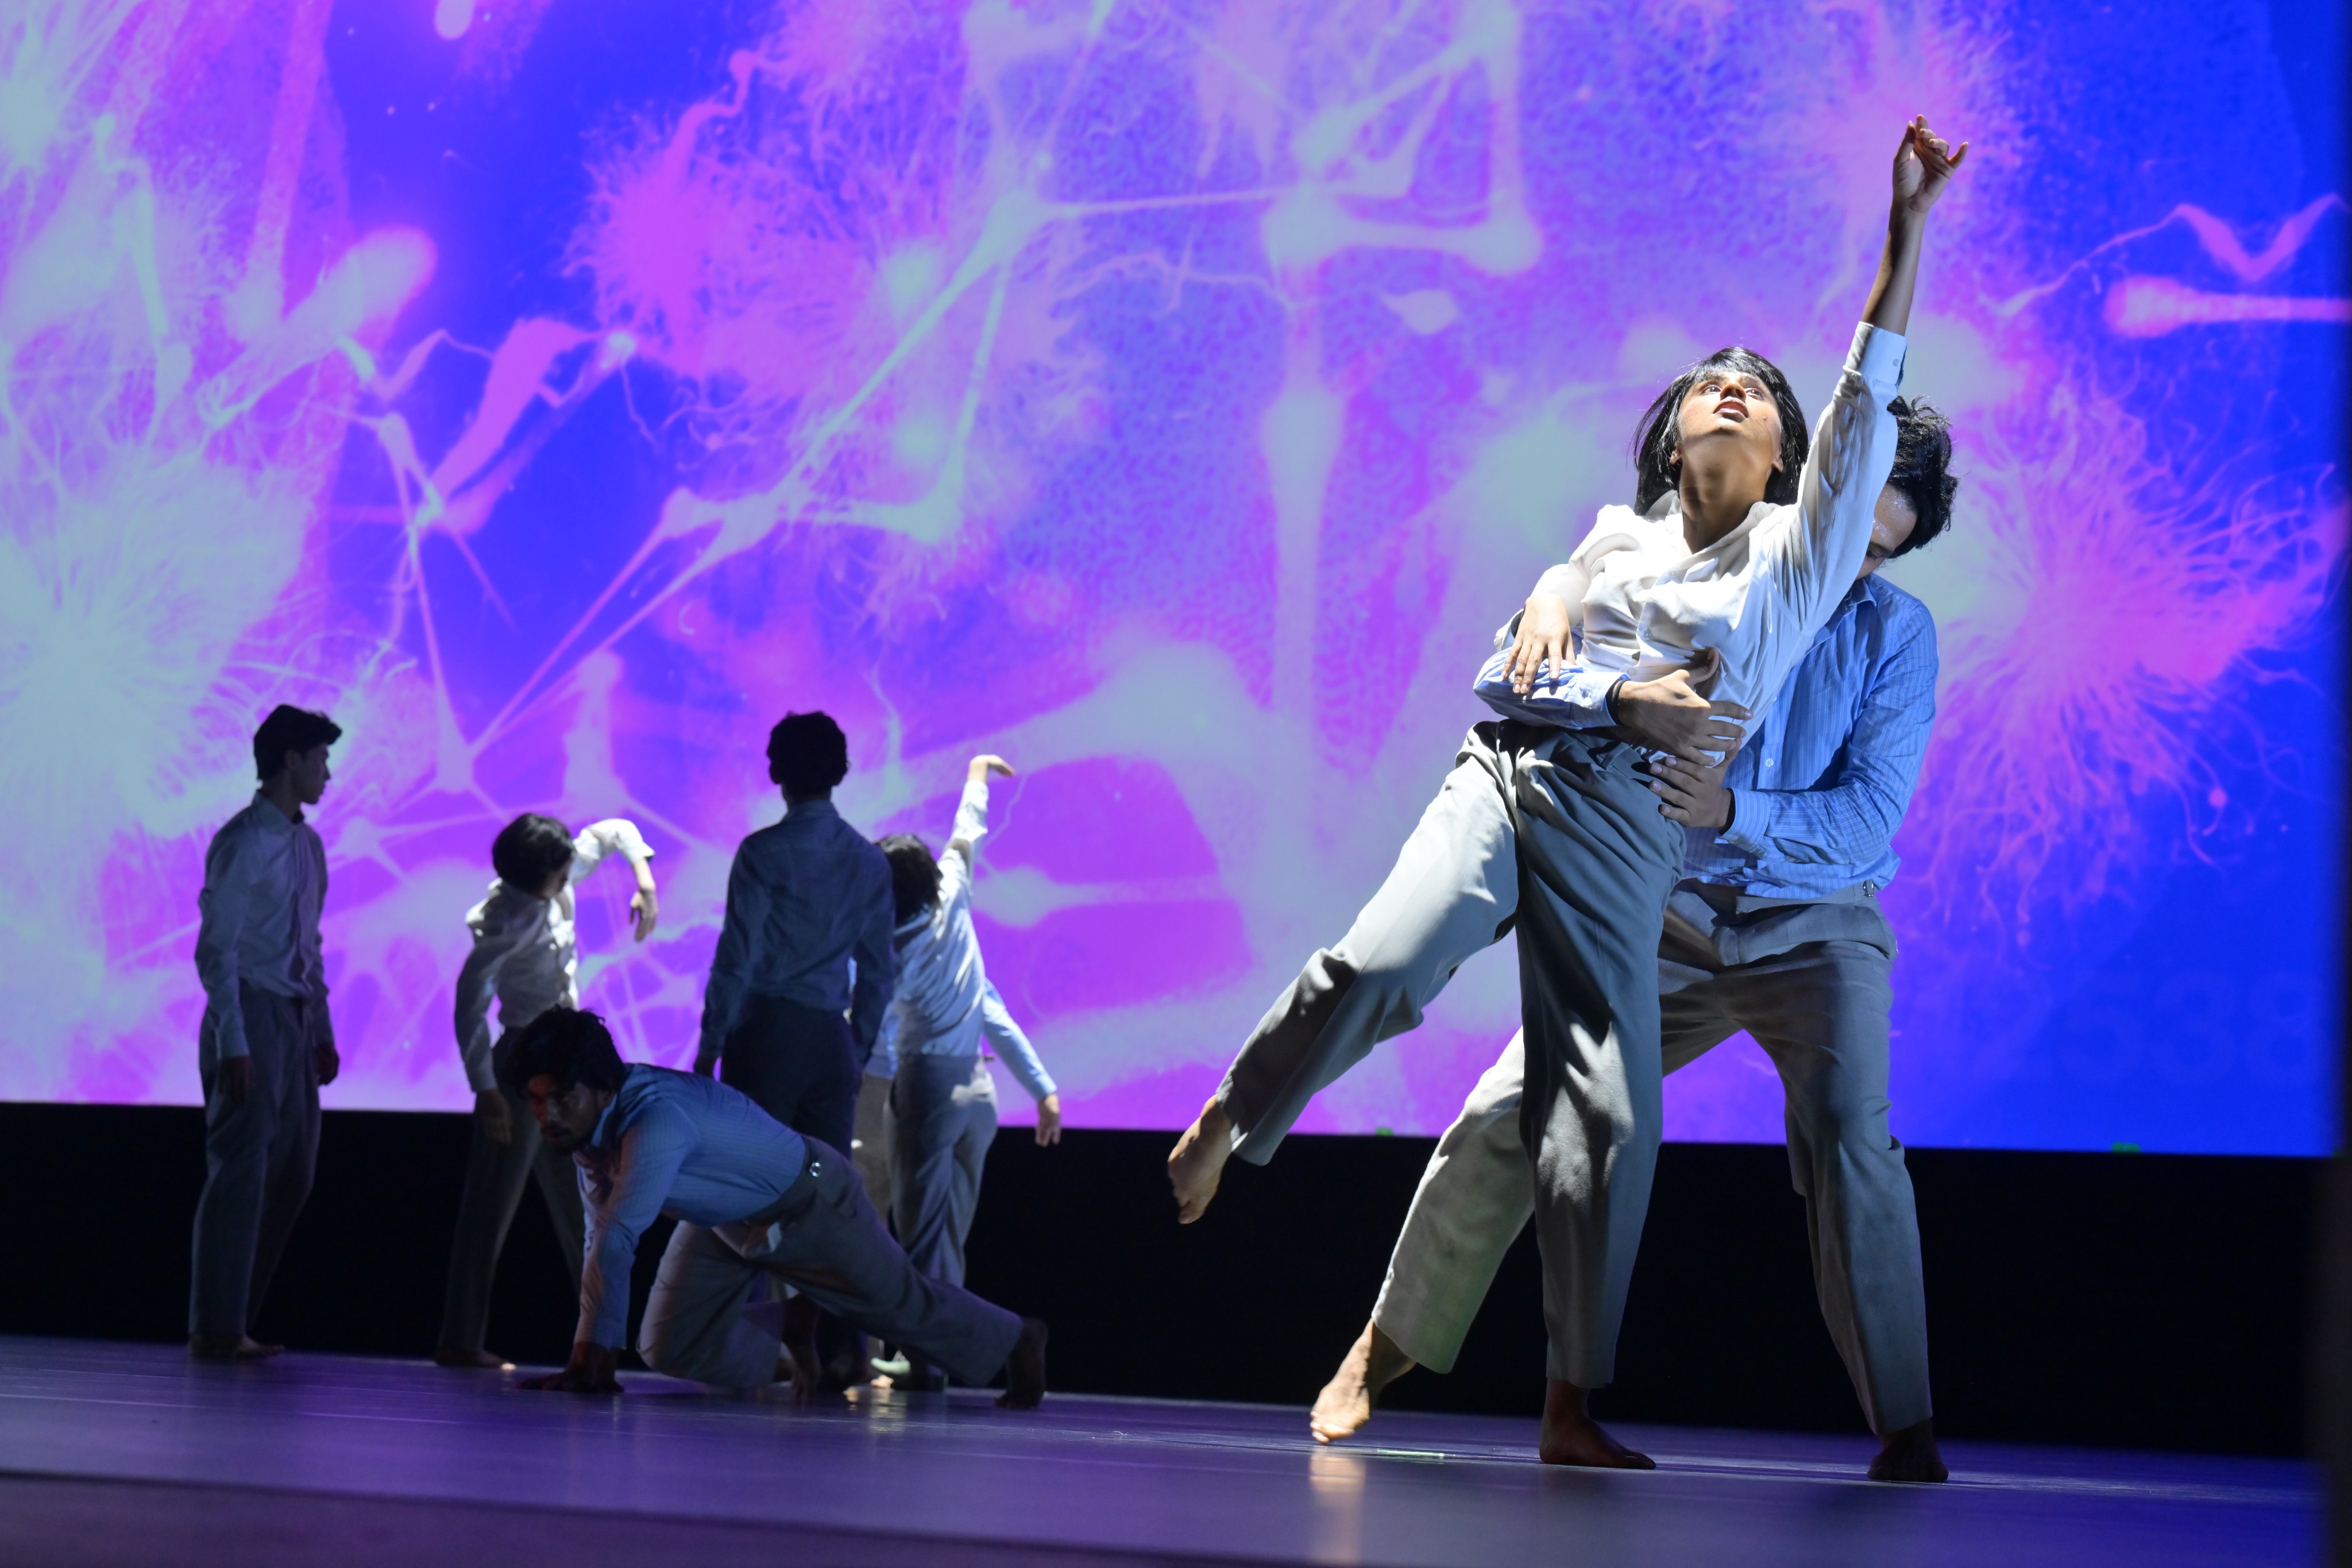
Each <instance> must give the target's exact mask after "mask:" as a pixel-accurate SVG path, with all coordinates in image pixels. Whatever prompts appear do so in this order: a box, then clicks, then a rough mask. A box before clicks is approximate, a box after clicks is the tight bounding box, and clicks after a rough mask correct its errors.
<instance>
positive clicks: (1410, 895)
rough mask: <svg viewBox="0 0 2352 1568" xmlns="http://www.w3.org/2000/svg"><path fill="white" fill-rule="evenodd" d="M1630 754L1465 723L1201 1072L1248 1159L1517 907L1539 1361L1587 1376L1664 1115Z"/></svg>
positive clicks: (1650, 815)
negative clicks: (1375, 874)
mask: <svg viewBox="0 0 2352 1568" xmlns="http://www.w3.org/2000/svg"><path fill="white" fill-rule="evenodd" d="M1638 757H1639V753H1638V752H1635V751H1634V750H1633V748H1632V747H1630V746H1628V745H1625V744H1623V743H1622V742H1617V741H1615V740H1613V739H1611V738H1609V737H1606V736H1603V735H1597V734H1592V733H1587V732H1570V731H1559V730H1552V729H1548V728H1544V727H1541V726H1537V725H1528V724H1521V723H1516V722H1500V723H1486V724H1481V725H1478V726H1477V727H1476V728H1475V729H1473V730H1472V731H1470V733H1469V735H1468V736H1467V737H1466V738H1465V740H1464V742H1463V746H1462V751H1461V752H1460V754H1459V755H1458V756H1457V757H1456V759H1455V763H1454V771H1453V773H1450V774H1448V775H1447V777H1446V780H1445V783H1444V786H1443V787H1442V788H1441V789H1440V790H1439V791H1438V795H1437V798H1436V799H1435V800H1434V801H1433V802H1431V803H1430V805H1429V809H1428V810H1427V811H1426V812H1424V813H1423V816H1422V819H1421V822H1420V824H1419V826H1416V827H1415V828H1414V829H1413V831H1412V836H1411V837H1408V838H1407V839H1406V840H1405V845H1404V848H1403V850H1402V852H1401V853H1400V854H1399V855H1398V857H1397V863H1396V866H1395V867H1394V868H1392V869H1391V871H1390V873H1389V876H1388V879H1387V880H1386V881H1385V882H1383V883H1382V884H1381V888H1380V890H1379V891H1378V892H1376V893H1374V894H1373V895H1372V900H1371V901H1370V903H1368V904H1366V905H1365V906H1364V909H1363V910H1362V912H1361V913H1360V914H1359V915H1358V916H1357V917H1356V921H1355V924H1354V925H1353V926H1351V927H1350V928H1349V931H1348V934H1347V935H1346V936H1345V937H1343V938H1341V939H1340V941H1339V944H1338V945H1337V946H1336V947H1329V948H1326V949H1324V950H1323V951H1321V952H1318V953H1316V954H1315V955H1314V957H1312V958H1311V959H1309V960H1308V961H1307V967H1306V969H1305V970H1303V971H1302V972H1301V973H1300V974H1299V976H1298V978H1297V981H1295V982H1294V983H1293V984H1291V986H1290V988H1289V990H1288V991H1287V992H1286V993H1285V994H1284V995H1283V996H1282V998H1281V999H1280V1000H1278V1001H1277V1002H1276V1004H1275V1005H1274V1007H1273V1008H1272V1010H1271V1011H1269V1012H1268V1013H1267V1014H1266V1016H1265V1018H1264V1019H1263V1020H1261V1021H1260V1023H1259V1024H1258V1026H1257V1028H1256V1030H1255V1032H1254V1033H1253V1034H1252V1035H1251V1037H1250V1038H1249V1040H1248V1041H1247V1042H1246V1043H1245V1044H1244V1046H1243V1047H1242V1050H1241V1054H1240V1055H1239V1056H1238V1057H1236V1058H1235V1059H1234V1065H1233V1066H1232V1068H1229V1069H1228V1070H1227V1072H1226V1074H1225V1079H1224V1082H1223V1084H1222V1085H1221V1086H1220V1087H1219V1089H1218V1090H1217V1097H1218V1100H1219V1102H1220V1103H1221V1104H1222V1105H1223V1107H1224V1109H1225V1111H1226V1114H1227V1115H1229V1116H1231V1117H1232V1118H1233V1121H1234V1129H1235V1134H1234V1152H1235V1153H1236V1154H1238V1155H1239V1156H1240V1157H1242V1158H1243V1159H1245V1160H1249V1161H1251V1162H1253V1163H1260V1164H1262V1163H1265V1161H1266V1160H1267V1159H1269V1158H1271V1157H1272V1154H1273V1152H1274V1148H1275V1146H1276V1144H1277V1143H1278V1142H1280V1140H1281V1138H1282V1135H1283V1134H1284V1133H1286V1132H1287V1131H1289V1129H1290V1127H1291V1125H1292V1123H1293V1122H1295V1121H1297V1117H1298V1113H1299V1111H1300V1110H1303V1109H1304V1108H1305V1106H1306V1104H1307V1100H1310V1099H1311V1098H1313V1096H1314V1095H1315V1093H1316V1092H1317V1091H1318V1090H1319V1089H1322V1088H1323V1087H1324V1086H1325V1085H1327V1084H1328V1083H1330V1082H1331V1081H1333V1080H1334V1079H1337V1078H1338V1077H1339V1075H1340V1074H1341V1073H1343V1072H1345V1071H1346V1070H1347V1069H1348V1068H1350V1067H1352V1066H1354V1065H1355V1064H1356V1063H1357V1062H1359V1061H1360V1060H1362V1059H1363V1058H1364V1056H1365V1054H1366V1053H1367V1052H1369V1051H1370V1049H1371V1048H1372V1047H1373V1046H1374V1045H1376V1044H1378V1043H1379V1042H1380V1041H1381V1040H1384V1039H1388V1038H1390V1037H1392V1036H1395V1035H1399V1034H1402V1033H1403V1032H1404V1031H1405V1030H1407V1029H1410V1028H1412V1027H1413V1026H1415V1025H1417V1024H1419V1023H1420V1022H1421V1014H1422V1009H1423V1007H1424V1006H1426V1005H1428V1003H1429V1001H1430V1000H1431V998H1433V997H1434V996H1435V995H1436V994H1438V992H1439V991H1441V990H1443V989H1444V986H1445V983H1446V982H1447V981H1448V980H1449V979H1451V978H1452V977H1453V973H1454V970H1455V969H1456V968H1457V967H1458V966H1459V965H1460V964H1461V963H1462V962H1463V961H1464V960H1465V959H1466V958H1469V957H1470V956H1471V955H1472V954H1474V953H1475V952H1479V951H1480V950H1481V949H1483V948H1485V947H1487V946H1489V945H1491V944H1492V943H1493V942H1496V941H1497V940H1498V939H1499V938H1500V937H1501V936H1502V935H1503V934H1504V933H1505V932H1506V931H1510V930H1512V927H1513V921H1514V917H1515V916H1516V919H1517V936H1518V942H1519V984H1520V1011H1521V1016H1522V1017H1523V1019H1524V1021H1525V1034H1526V1040H1527V1060H1528V1073H1527V1077H1528V1092H1527V1093H1526V1094H1525V1095H1524V1097H1523V1099H1522V1103H1521V1106H1520V1113H1521V1118H1522V1126H1521V1136H1522V1140H1523V1147H1524V1149H1525V1150H1526V1151H1527V1152H1528V1158H1529V1159H1530V1160H1531V1162H1532V1164H1533V1167H1534V1170H1533V1188H1534V1190H1533V1196H1532V1202H1533V1206H1534V1212H1535V1215H1536V1223H1537V1233H1536V1234H1537V1239H1538V1243H1539V1244H1540V1245H1541V1247H1542V1250H1543V1258H1544V1321H1545V1326H1546V1331H1547V1333H1548V1336H1549V1342H1550V1350H1549V1357H1548V1364H1549V1374H1550V1375H1551V1376H1553V1377H1556V1378H1565V1379H1567V1380H1569V1381H1570V1382H1572V1383H1576V1384H1580V1385H1582V1386H1584V1387H1587V1388H1592V1387H1598V1386H1600V1385H1601V1384H1605V1383H1607V1382H1609V1381H1610V1379H1611V1377H1612V1375H1614V1373H1615V1367H1616V1344H1617V1331H1618V1325H1619V1323H1620V1322H1621V1321H1622V1319H1623V1316H1624V1306H1625V1292H1626V1289H1627V1288H1628V1286H1629V1285H1630V1284H1631V1283H1632V1279H1633V1257H1634V1254H1635V1253H1636V1252H1637V1251H1638V1250H1639V1248H1640V1245H1641V1235H1642V1221H1643V1215H1645V1214H1646V1213H1647V1211H1648V1208H1649V1202H1650V1183H1651V1178H1652V1176H1653V1174H1654V1172H1655V1170H1656V1165H1657V1149H1658V1139H1659V1122H1660V1119H1661V1116H1662V1103H1661V1099H1660V1087H1659V1086H1660V1079H1661V1076H1662V1074H1661V1069H1660V1066H1659V1059H1658V991H1657V975H1656V968H1655V965H1656V953H1657V945H1658V936H1659V931H1660V928H1661V925H1662V923H1663V921H1664V909H1665V902H1666V896H1667V894H1668V892H1669V891H1670V890H1671V889H1672V888H1673V886H1674V880H1675V871H1676V869H1677V868H1678V867H1679V864H1680V861H1681V858H1682V833H1681V830H1680V829H1679V828H1675V827H1674V826H1671V825H1670V824H1668V823H1667V821H1666V820H1665V818H1664V816H1663V815H1661V813H1660V812H1659V810H1658V805H1657V798H1656V796H1654V795H1652V794H1651V793H1650V790H1649V787H1648V785H1647V784H1646V783H1645V782H1644V781H1643V778H1642V775H1641V774H1639V773H1636V772H1635V771H1634V763H1635V762H1636V761H1637V759H1638Z"/></svg>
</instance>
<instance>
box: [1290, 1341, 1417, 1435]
mask: <svg viewBox="0 0 2352 1568" xmlns="http://www.w3.org/2000/svg"><path fill="white" fill-rule="evenodd" d="M1412 1368H1413V1359H1412V1357H1411V1356H1409V1355H1407V1354H1405V1353H1404V1352H1403V1351H1402V1350H1400V1349H1398V1348H1397V1342H1395V1341H1394V1340H1392V1339H1391V1338H1389V1337H1388V1335H1387V1334H1385V1333H1383V1332H1381V1326H1380V1325H1379V1324H1378V1323H1366V1324H1365V1325H1364V1331H1363V1332H1362V1333H1360V1334H1359V1335H1357V1336H1356V1342H1355V1343H1354V1344H1352V1345H1350V1346H1349V1347H1348V1354H1347V1356H1346V1358H1345V1359H1343V1360H1342V1361H1341V1362H1340V1363H1339V1371H1337V1372H1335V1373H1332V1374H1331V1381H1330V1382H1328V1383H1327V1384H1324V1385H1323V1392H1322V1393H1320V1394H1317V1395H1316V1396H1315V1408H1314V1409H1312V1410H1310V1411H1308V1412H1307V1429H1308V1430H1309V1431H1311V1432H1313V1433H1314V1434H1315V1440H1316V1441H1317V1442H1318V1443H1336V1442H1338V1441H1339V1439H1340V1438H1342V1437H1352V1436H1355V1435H1356V1433H1357V1432H1358V1431H1359V1430H1360V1428H1361V1427H1362V1426H1363V1425H1364V1423H1365V1422H1367V1421H1370V1419H1371V1418H1372V1402H1373V1401H1374V1400H1376V1399H1378V1398H1380V1396H1381V1390H1382V1389H1384V1388H1386V1387H1387V1386H1388V1385H1389V1384H1391V1383H1394V1382H1395V1381H1396V1380H1397V1379H1398V1378H1400V1377H1402V1376H1403V1375H1404V1374H1405V1373H1409V1372H1411V1371H1412Z"/></svg>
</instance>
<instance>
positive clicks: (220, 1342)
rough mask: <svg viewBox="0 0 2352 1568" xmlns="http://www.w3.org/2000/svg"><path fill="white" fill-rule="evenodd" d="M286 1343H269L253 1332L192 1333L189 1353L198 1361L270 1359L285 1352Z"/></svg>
mask: <svg viewBox="0 0 2352 1568" xmlns="http://www.w3.org/2000/svg"><path fill="white" fill-rule="evenodd" d="M285 1350H286V1347H285V1346H284V1345H268V1344H264V1343H262V1342H260V1341H259V1340H257V1339H255V1338H254V1337H253V1336H252V1335H251V1334H190V1335H189V1336H188V1353H189V1354H190V1355H192V1356H194V1357H195V1358H196V1360H198V1361H268V1359H269V1358H270V1357H271V1356H274V1355H282V1354H283V1353H285Z"/></svg>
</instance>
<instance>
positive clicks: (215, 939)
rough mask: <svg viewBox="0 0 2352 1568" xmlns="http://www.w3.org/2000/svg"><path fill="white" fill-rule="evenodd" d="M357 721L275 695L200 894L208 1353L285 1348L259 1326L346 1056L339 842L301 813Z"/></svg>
mask: <svg viewBox="0 0 2352 1568" xmlns="http://www.w3.org/2000/svg"><path fill="white" fill-rule="evenodd" d="M342 733H343V731H342V730H341V728H340V727H338V726H337V725H336V723H335V721H333V720H331V719H330V718H328V717H327V716H326V715H325V714H323V713H313V712H310V711H309V710H305V709H300V708H291V707H288V706H286V705H284V704H282V703H281V704H279V705H278V707H276V708H273V709H271V710H270V712H269V717H268V718H267V719H264V720H263V721H261V728H260V729H259V730H257V731H255V733H254V737H253V763H254V771H255V772H256V773H258V774H259V775H260V777H261V787H260V788H259V789H258V790H257V791H255V792H254V796H253V803H252V804H251V805H247V807H246V808H245V809H244V810H243V811H240V812H238V813H237V814H236V816H232V817H230V818H229V819H228V821H227V823H226V824H225V825H224V826H222V828H221V830H220V831H219V832H218V833H216V834H215V835H213V842H212V847H211V848H209V849H208V850H206V851H205V889H204V891H203V893H202V894H200V895H199V896H198V898H197V900H196V904H197V908H198V909H199V910H202V911H203V918H202V921H201V923H200V924H199V925H198V927H197V929H196V974H197V976H198V978H200V979H201V980H202V981H203V982H204V987H205V1018H204V1024H203V1026H202V1033H201V1035H200V1037H199V1041H198V1045H197V1054H196V1060H197V1065H198V1068H199V1070H200V1071H201V1072H202V1073H203V1075H204V1085H205V1191H204V1195H203V1196H202V1197H200V1198H198V1199H197V1200H196V1226H195V1236H194V1241H193V1244H192V1250H193V1254H194V1256H193V1258H192V1260H191V1267H190V1270H189V1273H190V1279H189V1281H188V1352H189V1353H190V1354H191V1355H194V1356H198V1357H201V1358H203V1359H205V1360H207V1361H257V1360H259V1359H261V1358H263V1357H265V1356H273V1355H276V1354H277V1353H278V1351H279V1350H280V1349H282V1348H283V1347H282V1346H278V1345H266V1344H263V1343H261V1342H259V1341H257V1340H256V1339H255V1338H254V1337H253V1334H252V1328H253V1324H254V1321H255V1320H256V1319H257V1318H258V1317H259V1316H260V1315H261V1302H262V1299H263V1298H264V1297H265V1296H267V1295H268V1293H269V1281H270V1278H271V1276H273V1275H275V1274H276V1273H277V1272H278V1258H279V1257H280V1255H282V1254H283V1253H284V1252H285V1250H286V1238H287V1237H289V1236H290V1235H291V1234H293V1230H294V1221H295V1218H296V1217H297V1216H298V1215H300V1214H301V1212H302V1205H303V1204H304V1203H305V1202H306V1201H308V1200H309V1198H310V1176H311V1173H312V1171H313V1169H314V1168H315V1167H316V1166H317V1164H318V1159H319V1089H320V1086H322V1085H325V1084H330V1083H332V1082H334V1081H335V1073H336V1071H337V1070H338V1069H339V1068H341V1065H342V1058H341V1057H339V1056H337V1055H336V1052H335V1028H334V1024H333V1021H332V1020H331V1019H330V1018H329V1017H328V1016H327V971H326V964H325V962H324V957H323V955H322V953H321V952H320V943H319V911H320V909H321V908H322V907H323V906H324V904H325V903H326V900H327V847H326V846H325V845H324V844H323V843H321V842H320V838H319V834H318V830H317V829H316V828H314V827H312V826H310V823H309V822H308V821H306V820H305V819H304V817H303V815H302V808H303V807H304V806H306V805H318V804H319V800H320V796H321V795H325V794H326V791H327V781H328V780H329V779H330V778H331V777H333V776H334V775H333V774H332V773H331V772H330V771H329V769H328V766H327V748H328V747H330V746H331V745H333V744H334V743H335V742H337V741H339V740H341V738H342Z"/></svg>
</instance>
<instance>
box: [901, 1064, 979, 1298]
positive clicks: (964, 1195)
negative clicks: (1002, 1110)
mask: <svg viewBox="0 0 2352 1568" xmlns="http://www.w3.org/2000/svg"><path fill="white" fill-rule="evenodd" d="M890 1121H891V1127H890V1162H891V1164H890V1191H891V1197H892V1205H891V1215H890V1217H891V1220H892V1221H893V1223H894V1224H895V1225H896V1226H897V1228H898V1245H900V1246H901V1247H905V1248H906V1249H907V1259H908V1262H910V1263H912V1264H913V1265H914V1266H915V1267H916V1268H919V1269H921V1270H922V1271H923V1272H924V1273H925V1274H927V1275H929V1276H930V1277H931V1278H932V1279H937V1280H940V1282H942V1283H943V1284H948V1285H961V1284H962V1283H963V1244H964V1238H965V1237H968V1236H970V1235H971V1216H972V1214H973V1211H975V1210H976V1209H978V1208H979V1207H980V1178H981V1173H982V1172H983V1171H984V1170H985V1169H986V1168H987V1166H988V1149H989V1145H990V1144H992V1143H993V1142H996V1084H995V1081H994V1080H993V1079H991V1078H990V1077H989V1073H988V1063H987V1062H986V1061H985V1060H984V1059H983V1058H980V1057H976V1056H974V1057H912V1056H910V1057H905V1058H900V1060H899V1062H898V1080H897V1081H896V1082H895V1083H893V1084H892V1085H891V1087H890Z"/></svg>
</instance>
